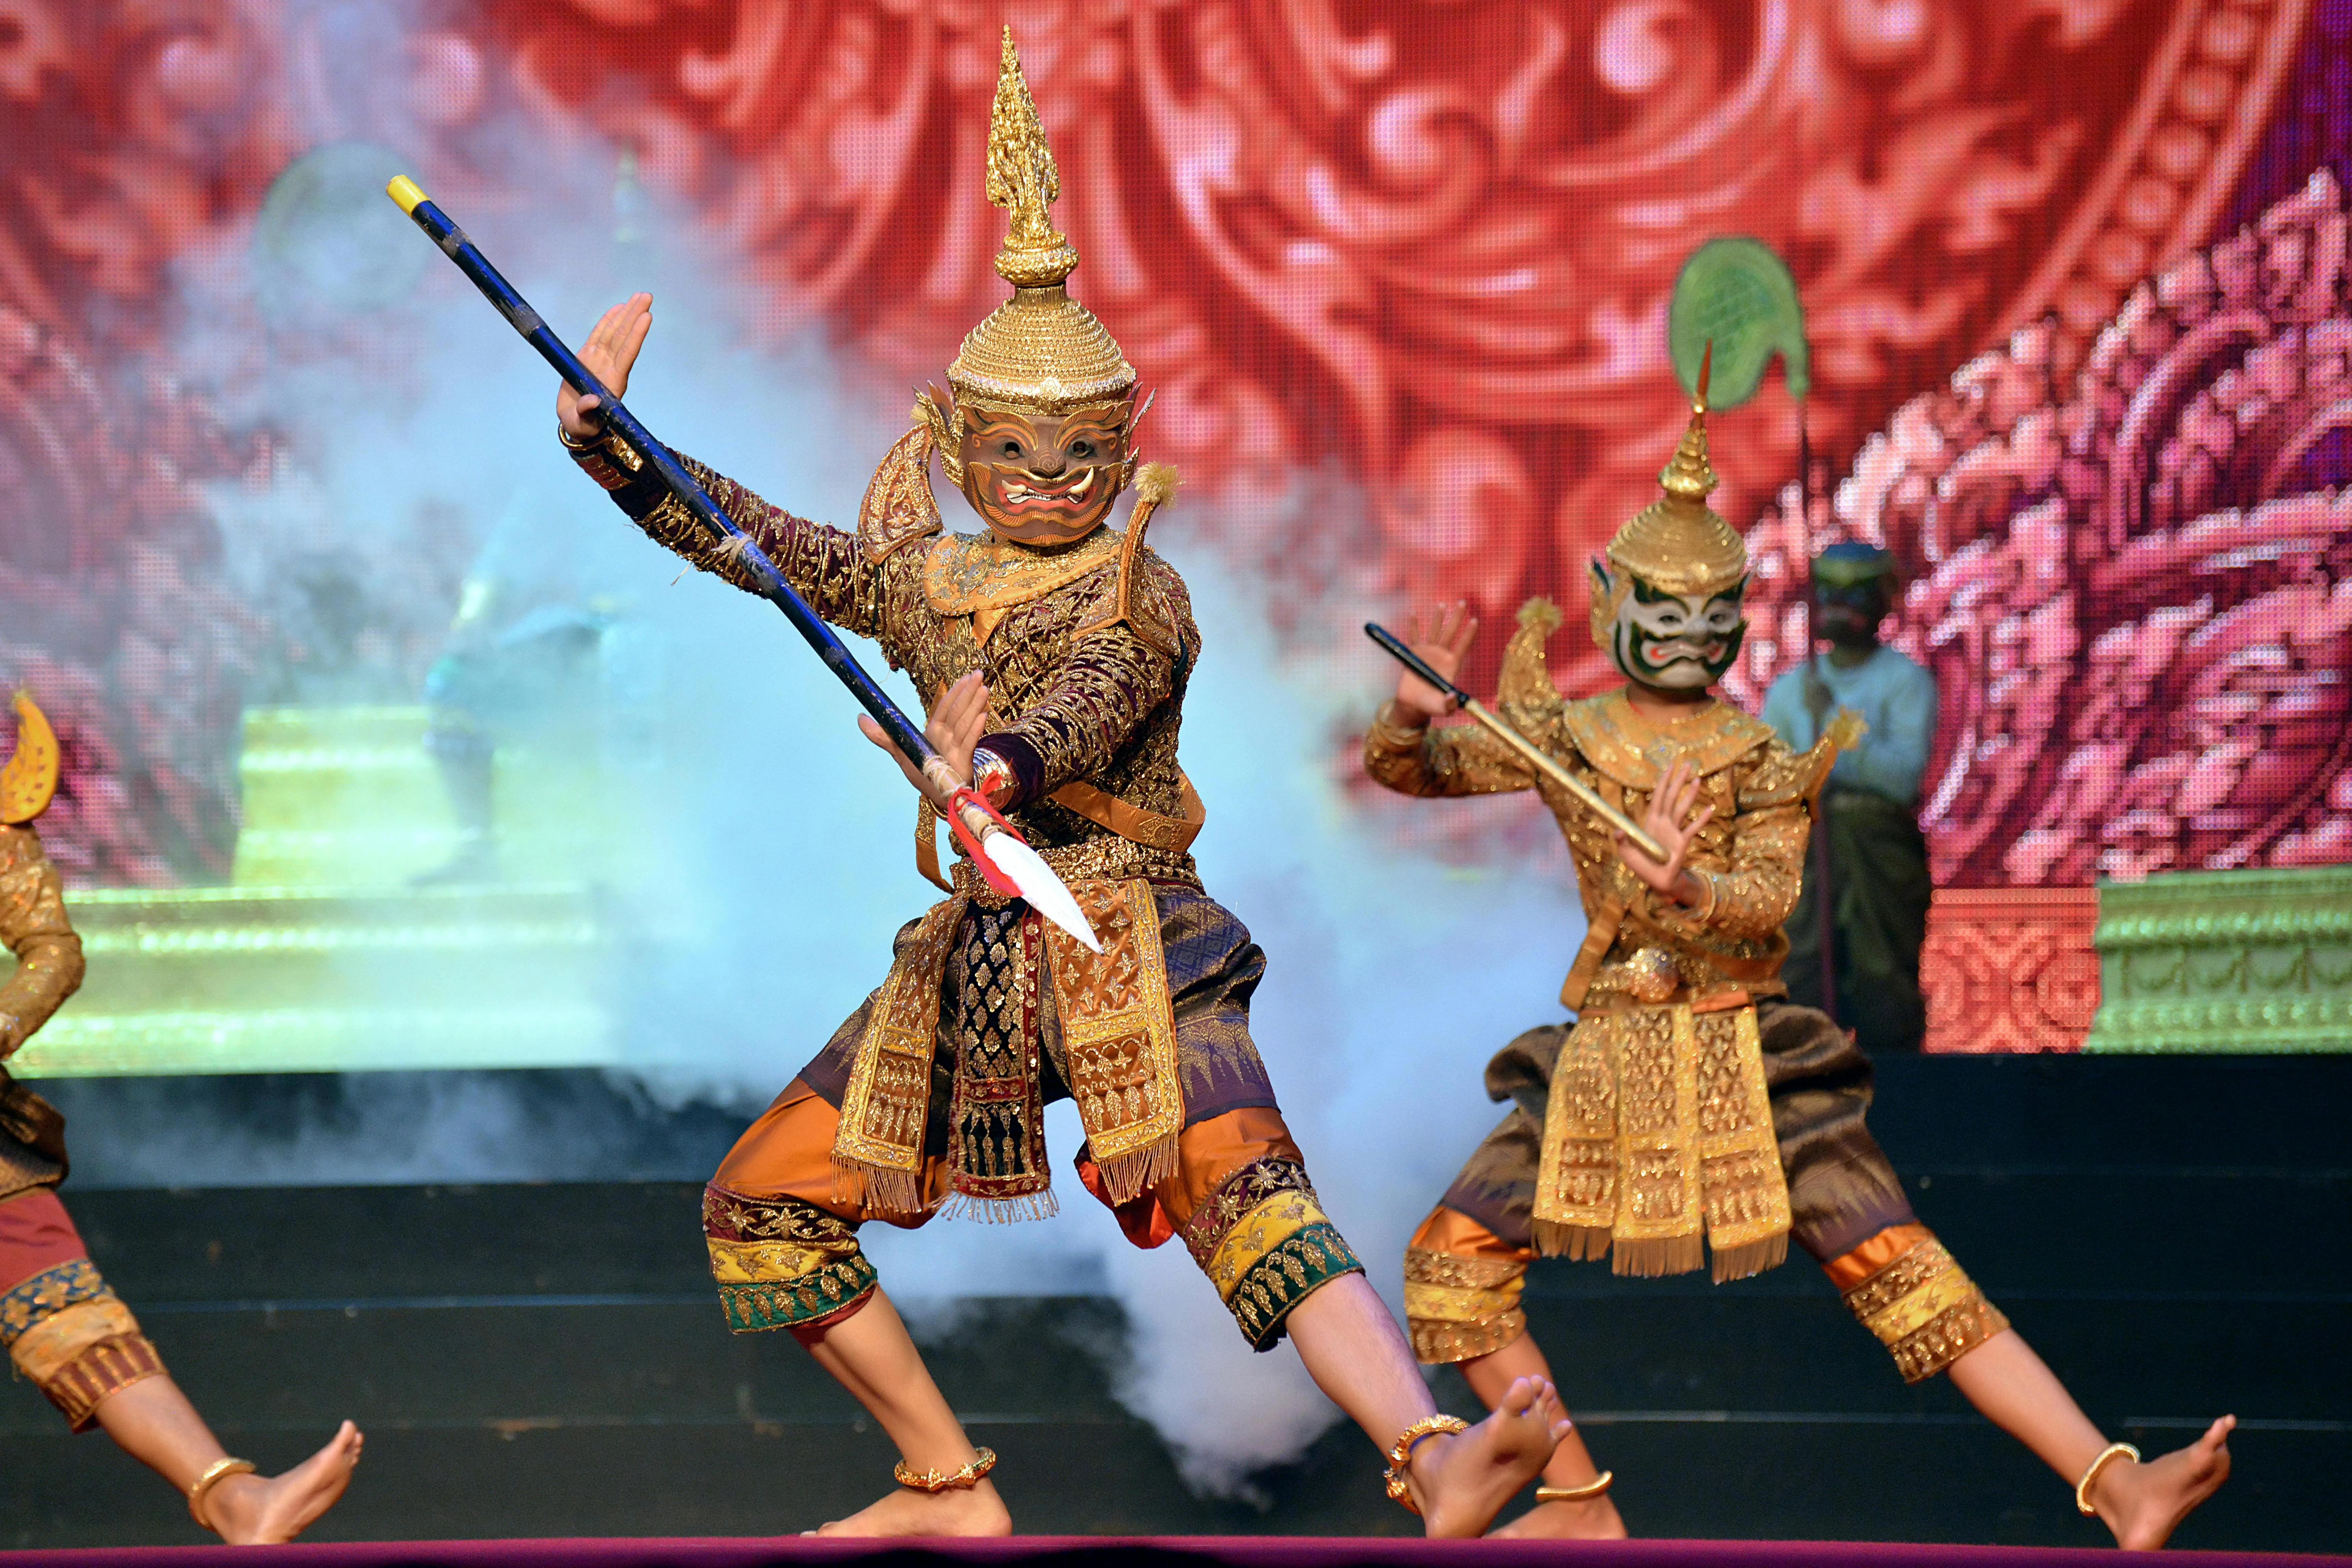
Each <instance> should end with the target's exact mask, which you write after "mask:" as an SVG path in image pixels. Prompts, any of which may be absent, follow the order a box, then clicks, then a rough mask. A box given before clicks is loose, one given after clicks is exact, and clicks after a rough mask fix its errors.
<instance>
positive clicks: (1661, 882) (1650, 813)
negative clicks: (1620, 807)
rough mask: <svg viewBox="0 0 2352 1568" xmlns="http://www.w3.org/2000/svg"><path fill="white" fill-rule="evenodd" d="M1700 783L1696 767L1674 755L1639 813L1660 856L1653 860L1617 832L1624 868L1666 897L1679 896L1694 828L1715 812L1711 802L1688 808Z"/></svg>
mask: <svg viewBox="0 0 2352 1568" xmlns="http://www.w3.org/2000/svg"><path fill="white" fill-rule="evenodd" d="M1700 784H1701V781H1700V779H1699V776H1698V771H1697V770H1696V769H1695V768H1693V767H1692V766H1691V765H1690V763H1689V762H1688V761H1687V760H1685V758H1682V757H1676V758H1675V760H1674V762H1673V763H1672V764H1671V765H1670V766H1668V767H1667V769H1666V776H1665V777H1664V778H1662V779H1660V780H1659V781H1658V788H1657V791H1656V793H1655V794H1654V795H1651V796H1650V808H1649V810H1647V811H1646V812H1644V813H1643V814H1642V827H1643V831H1644V832H1646V833H1648V834H1649V836H1650V837H1653V838H1654V839H1656V840H1657V841H1658V847H1659V848H1661V849H1664V851H1665V852H1666V858H1664V860H1653V859H1652V858H1650V857H1648V856H1647V855H1644V854H1643V853H1642V851H1641V850H1640V849H1639V848H1637V847H1634V844H1633V840H1632V839H1630V838H1627V837H1625V836H1624V835H1623V834H1622V833H1621V834H1619V835H1618V836H1617V854H1618V858H1621V859H1622V860H1623V861H1624V862H1625V866H1626V868H1627V869H1628V870H1630V871H1632V872H1633V875H1635V876H1636V877H1639V878H1641V879H1642V880H1643V882H1645V883H1647V884H1648V885H1649V886H1650V887H1651V888H1653V889H1655V890H1656V891H1658V892H1660V893H1663V894H1664V895H1665V896H1666V897H1667V898H1670V899H1676V898H1679V897H1680V896H1681V893H1680V891H1679V890H1678V889H1680V888H1681V884H1682V879H1683V869H1684V863H1685V861H1687V860H1688V859H1689V858H1690V852H1691V846H1692V845H1694V844H1696V843H1697V842H1698V830H1699V829H1700V828H1702V827H1705V826H1706V825H1707V823H1708V821H1709V820H1711V819H1712V818H1713V817H1714V816H1715V807H1714V806H1712V805H1704V806H1699V808H1698V810H1697V811H1696V812H1693V811H1692V809H1691V807H1692V806H1694V805H1697V802H1698V795H1699V787H1700Z"/></svg>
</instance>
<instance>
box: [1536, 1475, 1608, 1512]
mask: <svg viewBox="0 0 2352 1568" xmlns="http://www.w3.org/2000/svg"><path fill="white" fill-rule="evenodd" d="M1615 1479H1617V1472H1616V1471H1614V1470H1603V1471H1601V1474H1600V1475H1598V1476H1596V1477H1594V1478H1593V1479H1591V1480H1589V1481H1587V1482H1585V1483H1584V1484H1583V1485H1582V1486H1580V1487H1538V1488H1537V1489H1536V1502H1537V1503H1538V1505H1541V1504H1543V1503H1548V1502H1591V1500H1593V1499H1594V1498H1597V1497H1600V1496H1601V1495H1602V1494H1603V1493H1604V1492H1606V1491H1608V1489H1609V1483H1610V1482H1612V1481H1613V1480H1615Z"/></svg>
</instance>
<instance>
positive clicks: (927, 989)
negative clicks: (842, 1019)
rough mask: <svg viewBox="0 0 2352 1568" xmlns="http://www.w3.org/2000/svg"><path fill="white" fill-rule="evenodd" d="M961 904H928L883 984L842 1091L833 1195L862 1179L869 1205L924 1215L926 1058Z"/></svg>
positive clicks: (933, 1044) (933, 1046)
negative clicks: (857, 1179) (848, 1180)
mask: <svg viewBox="0 0 2352 1568" xmlns="http://www.w3.org/2000/svg"><path fill="white" fill-rule="evenodd" d="M958 869H961V867H959V868H958ZM965 907H966V906H965V901H964V900H962V899H961V898H955V899H949V900H945V901H943V902H941V903H938V904H935V905H933V906H932V907H931V909H930V910H929V912H928V913H926V914H925V915H924V916H923V920H922V923H921V925H919V926H918V927H917V928H916V931H915V935H914V937H913V939H912V940H911V941H909V942H908V944H907V948H906V951H905V952H902V953H900V954H899V955H898V960H897V962H895V963H892V964H891V966H890V973H889V976H888V978H887V979H886V980H884V981H883V983H882V990H881V993H880V994H878V995H877V997H876V999H875V1005H874V1012H873V1015H872V1016H871V1017H870V1018H868V1019H867V1021H866V1034H865V1037H864V1038H863V1039H861V1040H859V1041H858V1044H857V1058H856V1063H855V1064H854V1065H853V1066H852V1067H851V1068H850V1073H849V1084H848V1087H847V1088H846V1089H845V1090H844V1091H843V1093H842V1098H841V1124H840V1126H839V1128H838V1129H837V1130H836V1131H835V1134H834V1141H833V1166H834V1181H835V1192H836V1196H839V1195H844V1194H842V1193H841V1189H842V1188H844V1187H845V1186H846V1184H847V1178H851V1177H862V1178H863V1179H864V1183H865V1187H866V1206H867V1207H869V1208H872V1209H875V1210H877V1211H881V1212H887V1213H890V1214H901V1215H912V1214H919V1213H921V1212H922V1207H923V1200H922V1164H923V1128H924V1122H925V1120H926V1118H927V1117H928V1116H929V1110H930V1101H931V1057H932V1053H933V1052H934V1051H935V1050H937V1049H938V1047H939V1035H940V984H941V982H942V980H943V979H944V977H945V974H946V972H947V962H948V955H949V953H950V952H951V951H952V950H953V948H954V944H955V939H956V932H957V930H958V928H959V927H961V925H962V924H963V916H964V910H965Z"/></svg>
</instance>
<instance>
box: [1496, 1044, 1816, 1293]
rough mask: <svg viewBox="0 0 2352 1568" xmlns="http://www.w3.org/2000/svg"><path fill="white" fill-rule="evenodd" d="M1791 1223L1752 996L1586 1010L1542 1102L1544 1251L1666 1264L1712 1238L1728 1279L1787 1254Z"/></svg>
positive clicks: (1634, 1270) (1684, 1265)
mask: <svg viewBox="0 0 2352 1568" xmlns="http://www.w3.org/2000/svg"><path fill="white" fill-rule="evenodd" d="M1789 1226H1790V1207H1789V1187H1788V1182H1787V1179H1786V1178H1785V1177H1784V1176H1783V1174H1782V1173H1781V1170H1780V1148H1779V1145H1778V1143H1777V1142H1776V1141H1775V1139H1774V1135H1773V1128H1772V1106H1771V1100H1770V1096H1769V1092H1768V1091H1767V1089H1766V1087H1765V1081H1764V1061H1763V1047H1762V1042H1761V1038H1760V1037H1759V1034H1758V1031H1757V1026H1756V1010H1755V1009H1754V1008H1753V1007H1736V1008H1730V1009H1724V1010H1717V1011H1712V1012H1707V1013H1698V1014H1695V1013H1694V1012H1693V1011H1692V1010H1691V1008H1690V1007H1689V1006H1687V1005H1673V1006H1664V1007H1632V1008H1624V1009H1620V1010H1615V1011H1610V1012H1599V1013H1587V1014H1586V1015H1585V1016H1583V1017H1581V1018H1580V1019H1579V1020H1578V1021H1577V1024H1576V1027H1575V1028H1574V1030H1573V1031H1571V1032H1570V1035H1569V1037H1568V1040H1567V1042H1566V1044H1564V1045H1563V1046H1562V1047H1560V1053H1559V1059H1558V1060H1557V1062H1556V1063H1555V1064H1554V1066H1553V1068H1552V1075H1551V1093H1550V1098H1549V1103H1548V1105H1547V1108H1546V1110H1545V1115H1544V1127H1543V1143H1542V1151H1541V1154H1540V1156H1539V1162H1538V1168H1537V1174H1536V1191H1535V1206H1534V1237H1535V1243H1536V1246H1537V1247H1538V1249H1539V1250H1541V1251H1543V1252H1544V1253H1546V1254H1549V1255H1554V1256H1559V1255H1565V1256H1567V1257H1570V1258H1601V1257H1603V1256H1607V1257H1609V1258H1611V1260H1612V1261H1611V1267H1612V1269H1613V1270H1614V1271H1615V1272H1617V1273H1619V1274H1633V1275H1646V1276H1655V1275H1661V1274H1680V1273H1685V1272H1687V1271H1689V1270H1691V1269H1694V1268H1697V1267H1698V1266H1699V1264H1700V1262H1701V1261H1702V1260H1703V1251H1702V1247H1701V1242H1702V1240H1704V1242H1705V1244H1706V1249H1710V1250H1712V1252H1713V1254H1714V1258H1715V1279H1717V1282H1718V1283H1720V1282H1721V1281H1724V1280H1727V1279H1746V1278H1747V1277H1748V1276H1749V1275H1752V1274H1759V1273H1761V1272H1763V1271H1764V1270H1765V1269H1767V1268H1776V1267H1778V1266H1779V1265H1780V1263H1781V1262H1782V1261H1783V1260H1784V1259H1786V1258H1787V1257H1788V1255H1789Z"/></svg>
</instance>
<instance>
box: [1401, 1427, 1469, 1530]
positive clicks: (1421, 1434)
mask: <svg viewBox="0 0 2352 1568" xmlns="http://www.w3.org/2000/svg"><path fill="white" fill-rule="evenodd" d="M1468 1430H1470V1423H1468V1422H1467V1421H1465V1420H1463V1419H1462V1417H1460V1416H1459V1415H1427V1416H1423V1418H1422V1419H1420V1420H1418V1421H1416V1422H1414V1423H1413V1424H1412V1426H1408V1427H1406V1428H1405V1429H1404V1430H1403V1431H1402V1432H1401V1433H1399V1434H1398V1435H1397V1440H1396V1442H1395V1444H1394V1445H1393V1446H1392V1447H1391V1448H1390V1449H1389V1468H1388V1470H1387V1473H1386V1474H1385V1475H1384V1476H1383V1478H1382V1479H1385V1480H1386V1481H1387V1482H1388V1488H1389V1496H1391V1498H1394V1499H1395V1500H1397V1501H1399V1502H1401V1503H1402V1504H1404V1506H1405V1507H1406V1508H1408V1509H1410V1510H1412V1511H1413V1512H1414V1513H1419V1512H1420V1511H1421V1505H1420V1504H1419V1503H1417V1502H1415V1501H1413V1500H1412V1489H1411V1488H1410V1487H1408V1486H1406V1485H1405V1479H1404V1472H1405V1467H1406V1466H1408V1465H1410V1464H1412V1449H1413V1445H1414V1444H1416V1443H1419V1442H1420V1441H1422V1440H1423V1438H1425V1437H1434V1436H1437V1435H1438V1434H1439V1433H1441V1432H1443V1433H1445V1434H1448V1435H1449V1436H1459V1435H1460V1434H1462V1433H1464V1432H1467V1431H1468Z"/></svg>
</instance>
